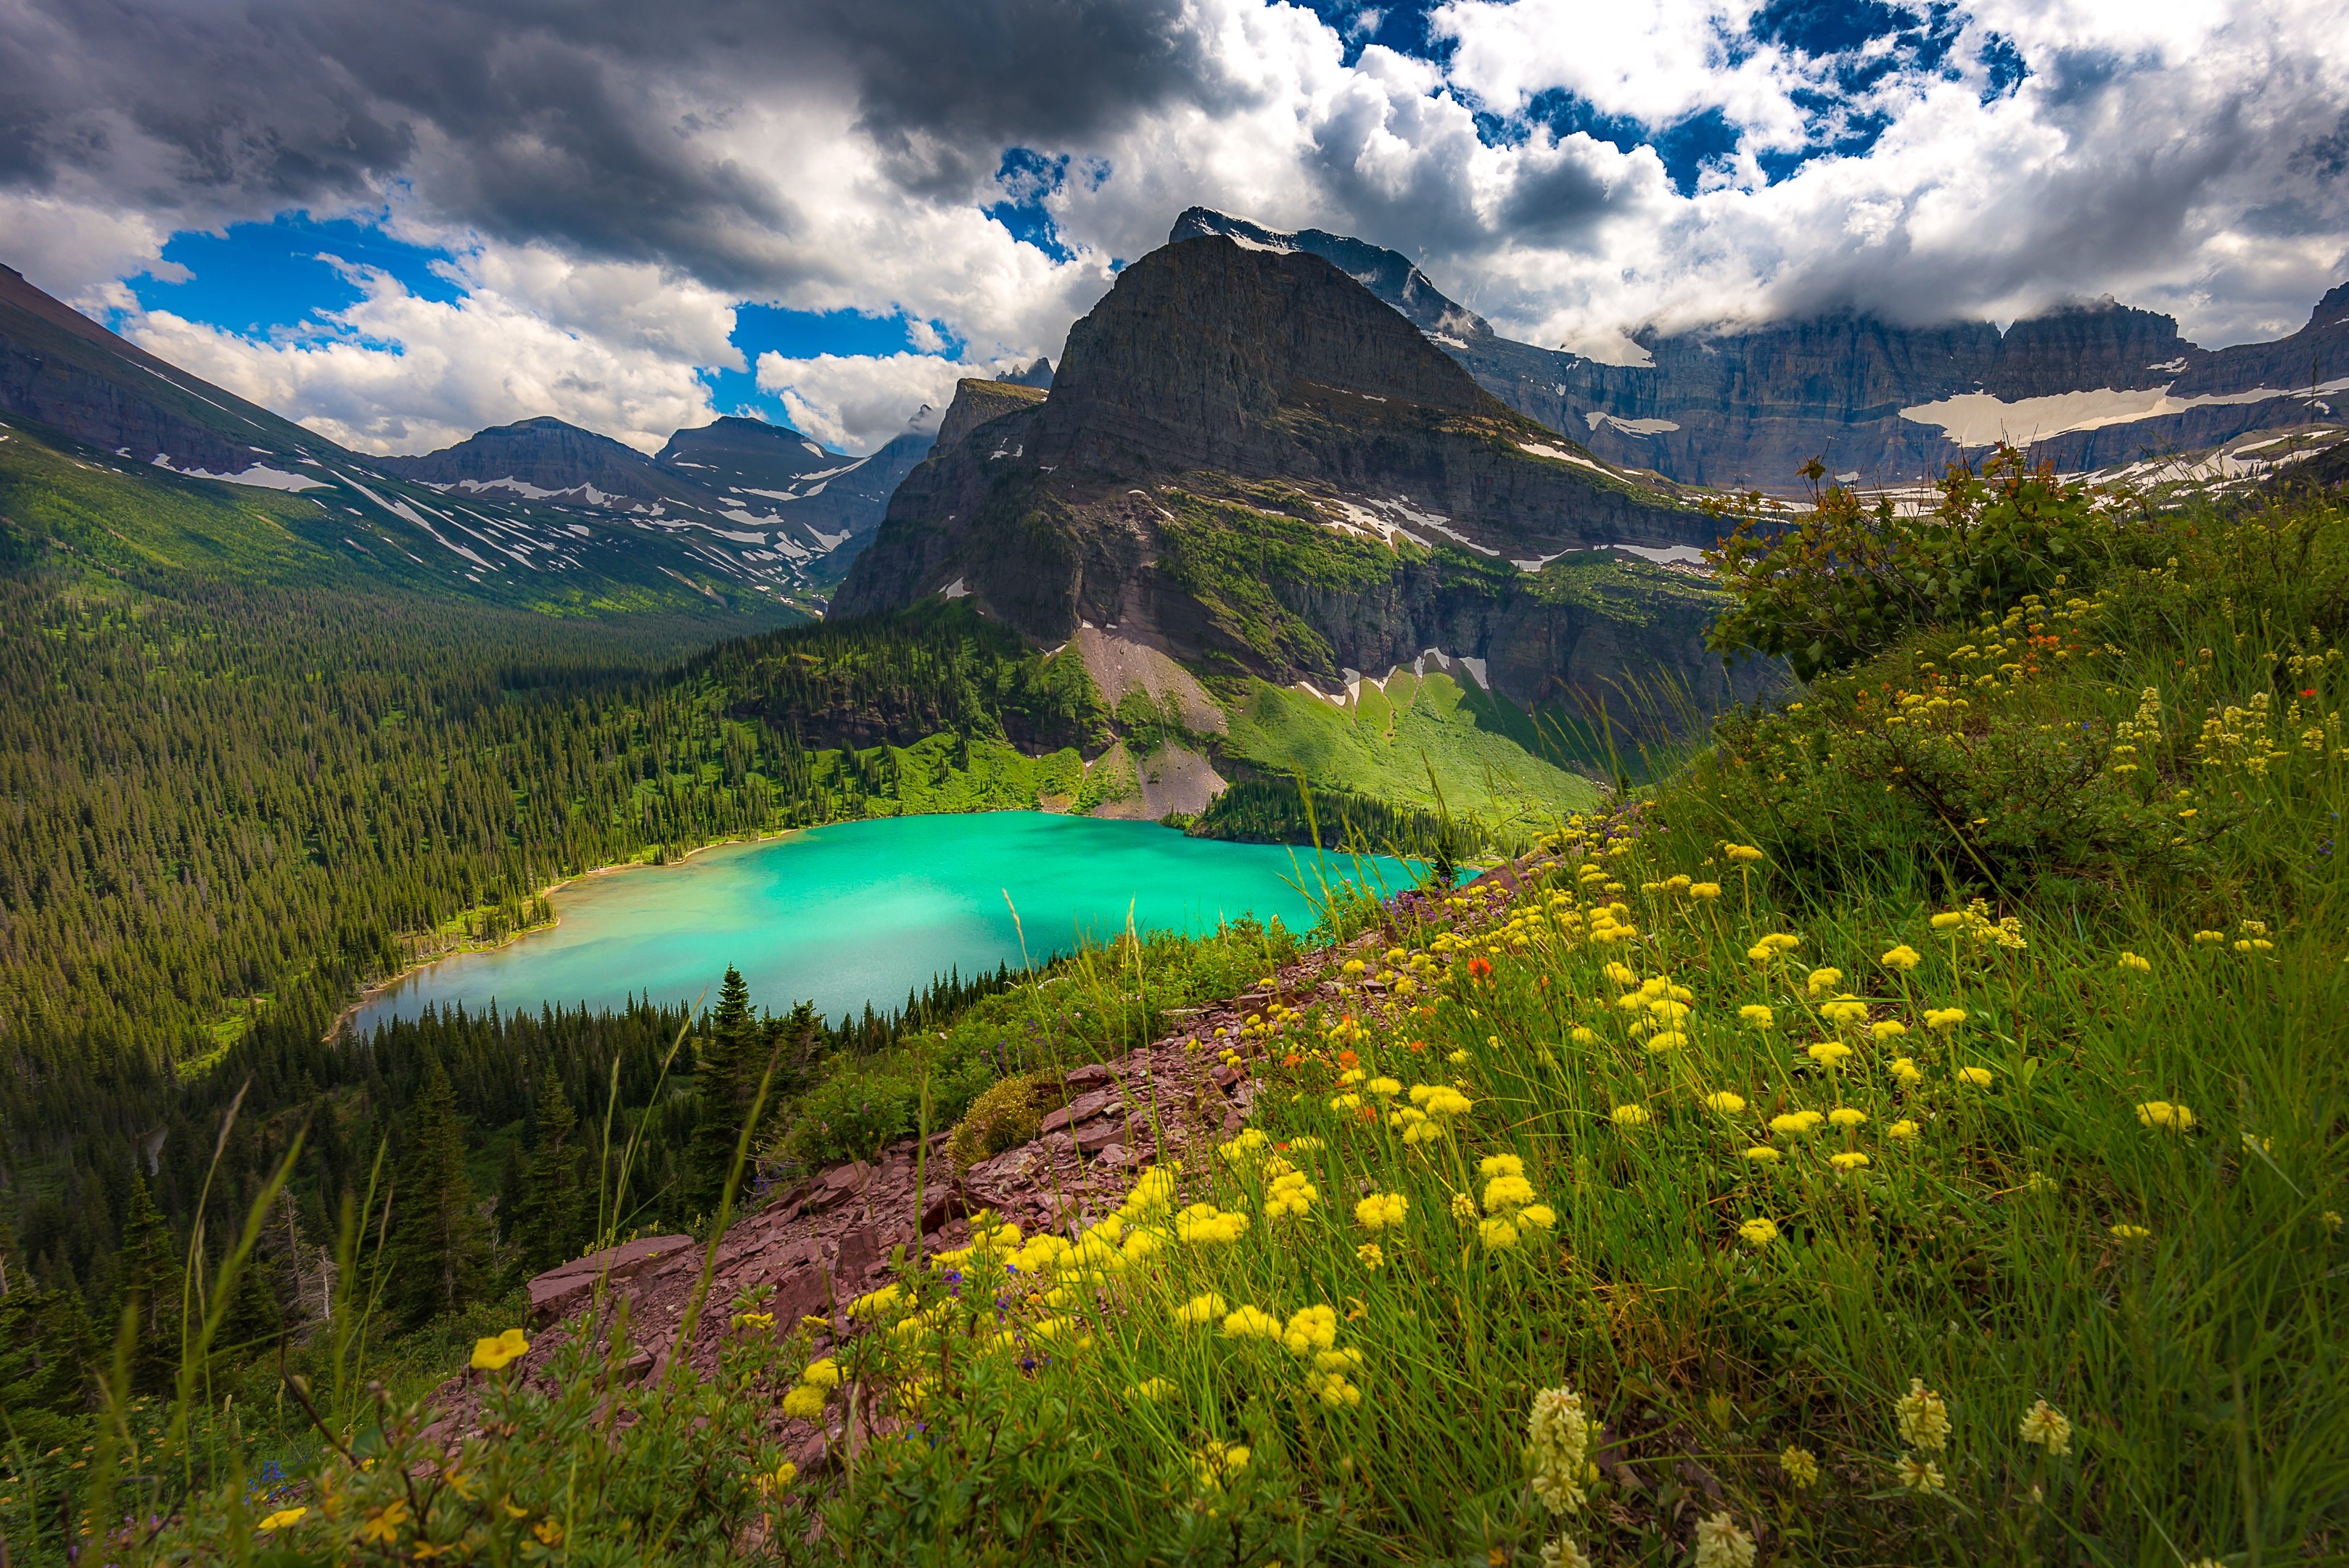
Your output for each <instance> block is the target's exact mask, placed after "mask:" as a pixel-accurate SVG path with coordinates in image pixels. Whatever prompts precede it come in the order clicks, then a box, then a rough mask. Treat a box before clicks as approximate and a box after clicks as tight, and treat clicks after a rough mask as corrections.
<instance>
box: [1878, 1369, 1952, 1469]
mask: <svg viewBox="0 0 2349 1568" xmlns="http://www.w3.org/2000/svg"><path fill="white" fill-rule="evenodd" d="M1892 1416H1893V1419H1894V1421H1895V1422H1896V1423H1897V1424H1898V1425H1899V1428H1900V1440H1901V1441H1902V1442H1904V1443H1906V1444H1908V1445H1909V1447H1910V1448H1912V1449H1923V1450H1924V1451H1925V1452H1927V1453H1935V1454H1937V1453H1940V1451H1941V1450H1942V1449H1945V1448H1947V1447H1948V1446H1949V1442H1950V1408H1949V1406H1947V1405H1945V1404H1943V1403H1942V1402H1941V1397H1940V1395H1939V1394H1936V1393H1935V1392H1933V1390H1932V1389H1930V1388H1928V1387H1925V1379H1923V1378H1922V1377H1911V1378H1909V1392H1907V1393H1906V1394H1903V1395H1901V1396H1900V1398H1898V1399H1896V1400H1894V1401H1893V1402H1892Z"/></svg>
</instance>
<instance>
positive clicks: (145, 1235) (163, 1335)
mask: <svg viewBox="0 0 2349 1568" xmlns="http://www.w3.org/2000/svg"><path fill="white" fill-rule="evenodd" d="M121 1257H122V1267H121V1272H120V1274H118V1275H117V1276H116V1281H115V1288H114V1300H113V1303H112V1310H111V1311H109V1313H108V1315H107V1317H108V1322H107V1329H108V1334H109V1342H110V1340H111V1336H112V1333H113V1331H114V1328H115V1326H117V1325H119V1323H120V1322H121V1321H122V1313H123V1309H124V1308H126V1307H128V1308H129V1309H131V1310H133V1311H135V1312H136V1313H137V1314H138V1315H139V1326H138V1331H137V1332H138V1339H137V1341H136V1343H135V1344H134V1345H133V1346H132V1347H131V1352H130V1386H131V1387H132V1388H134V1389H135V1390H137V1391H138V1392H140V1393H142V1394H159V1393H161V1392H163V1391H164V1390H165V1389H167V1388H170V1387H171V1386H172V1384H173V1381H174V1379H176V1378H177V1377H178V1376H179V1372H180V1304H181V1299H182V1286H183V1285H184V1284H185V1281H186V1274H185V1270H184V1267H183V1265H182V1264H181V1258H180V1250H179V1248H178V1247H177V1246H176V1245H174V1244H173V1243H172V1241H171V1224H170V1222H167V1221H166V1220H165V1219H164V1218H163V1212H162V1211H161V1210H160V1209H158V1208H157V1207H155V1199H154V1197H153V1195H152V1194H150V1192H149V1191H147V1178H146V1176H145V1174H144V1173H143V1172H141V1173H137V1174H134V1175H133V1176H132V1177H131V1181H130V1205H129V1211H128V1212H126V1213H125V1214H124V1215H123V1219H122V1253H121Z"/></svg>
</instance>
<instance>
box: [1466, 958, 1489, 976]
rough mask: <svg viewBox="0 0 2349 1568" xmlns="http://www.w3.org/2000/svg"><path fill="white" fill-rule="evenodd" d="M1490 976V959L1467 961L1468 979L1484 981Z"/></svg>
mask: <svg viewBox="0 0 2349 1568" xmlns="http://www.w3.org/2000/svg"><path fill="white" fill-rule="evenodd" d="M1492 974H1493V961H1492V960H1491V959H1489V958H1471V959H1470V960H1468V977H1469V978H1470V979H1472V980H1485V979H1489V978H1491V976H1492Z"/></svg>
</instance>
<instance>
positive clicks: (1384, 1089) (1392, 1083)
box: [1362, 1078, 1402, 1099]
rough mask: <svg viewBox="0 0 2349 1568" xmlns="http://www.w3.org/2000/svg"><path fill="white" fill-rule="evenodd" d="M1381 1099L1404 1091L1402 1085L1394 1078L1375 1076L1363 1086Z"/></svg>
mask: <svg viewBox="0 0 2349 1568" xmlns="http://www.w3.org/2000/svg"><path fill="white" fill-rule="evenodd" d="M1362 1087H1363V1088H1367V1089H1369V1090H1370V1091H1371V1093H1372V1094H1374V1095H1377V1096H1378V1097H1379V1098H1380V1099H1393V1098H1394V1097H1395V1096H1397V1095H1399V1094H1401V1093H1402V1084H1401V1083H1400V1082H1399V1081H1397V1080H1396V1079H1394V1078H1372V1079H1371V1081H1370V1082H1369V1083H1367V1084H1365V1085H1363V1086H1362Z"/></svg>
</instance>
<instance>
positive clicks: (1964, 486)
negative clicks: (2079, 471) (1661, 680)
mask: <svg viewBox="0 0 2349 1568" xmlns="http://www.w3.org/2000/svg"><path fill="white" fill-rule="evenodd" d="M1825 471H1826V470H1825V469H1822V468H1821V467H1820V465H1819V464H1818V462H1817V461H1816V459H1814V460H1813V461H1812V463H1811V464H1810V465H1809V466H1808V467H1807V468H1806V469H1804V474H1805V476H1806V478H1808V479H1810V480H1812V481H1813V482H1814V483H1816V481H1817V480H1819V479H1820V478H1821V477H1823V476H1824V474H1825ZM1940 490H1941V499H1940V504H1939V505H1937V506H1935V507H1934V508H1933V510H1931V511H1926V512H1921V513H1912V512H1909V511H1904V510H1902V509H1901V508H1900V507H1899V506H1896V505H1895V504H1894V502H1893V500H1892V499H1891V498H1890V497H1889V496H1885V497H1879V498H1878V500H1877V502H1876V504H1875V505H1874V506H1872V507H1871V506H1869V505H1868V503H1867V502H1866V501H1865V500H1863V499H1862V498H1861V497H1860V495H1859V494H1858V493H1857V491H1855V490H1847V489H1846V488H1844V487H1842V486H1840V485H1829V486H1826V488H1824V489H1822V490H1819V491H1818V492H1817V493H1816V498H1815V504H1814V506H1813V508H1812V510H1811V511H1808V512H1806V513H1804V514H1802V515H1801V516H1799V517H1798V518H1796V519H1795V520H1794V521H1791V522H1788V521H1785V519H1784V517H1783V516H1782V515H1781V514H1779V513H1778V512H1776V511H1774V510H1772V509H1771V508H1770V507H1769V506H1768V504H1767V503H1766V502H1765V501H1764V499H1763V497H1762V496H1761V495H1760V494H1759V493H1755V494H1752V495H1749V496H1746V497H1744V498H1742V499H1741V500H1736V501H1732V502H1727V503H1721V504H1719V505H1717V506H1716V508H1715V510H1716V511H1718V512H1719V513H1720V514H1721V515H1723V517H1724V518H1731V519H1733V521H1734V526H1733V529H1732V531H1730V532H1729V533H1728V534H1727V535H1726V536H1725V537H1723V540H1722V542H1721V546H1720V549H1719V551H1718V552H1717V555H1716V557H1715V562H1716V565H1717V566H1718V569H1719V571H1720V574H1721V582H1722V585H1723V587H1724V588H1726V589H1727V590H1728V591H1729V593H1730V596H1731V597H1732V599H1733V601H1734V603H1733V604H1732V605H1731V606H1730V608H1729V609H1728V610H1727V611H1725V612H1724V613H1723V614H1722V615H1721V616H1720V618H1719V619H1717V620H1716V621H1715V622H1714V623H1713V629H1712V631H1711V632H1710V633H1709V634H1708V640H1709V643H1710V645H1711V646H1713V648H1714V649H1715V650H1717V651H1719V652H1722V653H1734V652H1738V651H1740V650H1744V649H1748V648H1751V649H1754V650H1757V651H1759V652H1761V653H1764V654H1775V655H1780V656H1782V657H1784V658H1785V659H1786V660H1787V661H1788V662H1790V663H1791V664H1792V665H1794V666H1795V674H1797V675H1799V676H1803V677H1804V678H1805V679H1806V680H1807V679H1809V678H1810V677H1812V676H1816V675H1817V674H1818V673H1819V672H1821V671H1823V670H1832V669H1838V668H1841V667H1842V666H1844V665H1849V664H1852V663H1854V662H1856V661H1857V660H1859V659H1863V658H1866V657H1868V655H1872V654H1875V653H1878V652H1880V651H1882V650H1883V649H1886V648H1889V647H1890V646H1891V645H1893V644H1894V643H1896V642H1897V641H1899V639H1900V638H1901V637H1903V636H1905V635H1906V634H1909V632H1910V631H1912V630H1914V629H1916V628H1918V627H1920V626H1929V625H1934V624H1947V623H1951V622H1968V621H1971V620H1972V619H1973V618H1974V616H1976V615H1977V614H1981V613H1982V612H1983V611H1989V612H1991V613H1992V614H2004V613H2005V612H2006V611H2007V610H2009V609H2010V608H2012V607H2013V606H2014V605H2016V604H2018V603H2022V601H2023V595H2024V594H2026V593H2047V592H2048V591H2050V590H2051V589H2053V588H2054V587H2056V586H2057V585H2058V584H2059V583H2062V582H2064V580H2065V578H2066V577H2067V576H2068V578H2069V579H2070V580H2071V582H2072V583H2073V584H2074V585H2075V587H2076V586H2079V585H2081V584H2084V583H2086V582H2087V581H2088V580H2089V576H2090V573H2092V572H2093V571H2094V570H2095V567H2096V566H2097V565H2098V564H2099V562H2101V561H2102V559H2103V557H2104V555H2105V553H2106V548H2107V542H2106V536H2107V535H2109V533H2110V532H2111V531H2112V529H2113V527H2114V524H2113V522H2112V521H2111V519H2110V518H2109V517H2108V516H2107V515H2106V513H2105V512H2103V511H2100V510H2099V501H2098V498H2097V497H2096V496H2095V495H2094V494H2093V493H2092V492H2091V491H2090V490H2088V489H2087V488H2086V487H2085V486H2083V485H2079V484H2075V483H2070V482H2066V481H2064V480H2061V479H2059V478H2057V477H2056V475H2055V474H2054V470H2053V469H2052V468H2050V467H2047V466H2044V465H2042V466H2038V467H2033V465H2032V464H2031V463H2030V462H2029V460H2028V459H2025V458H2024V457H2023V454H2022V453H2020V452H2018V451H2016V450H2014V449H2013V448H2011V447H2002V448H2000V449H1999V450H1998V452H1997V453H1996V455H1994V456H1993V457H1992V458H1991V459H1990V460H1989V461H1988V462H1986V463H1984V464H1983V465H1982V469H1981V471H1979V472H1976V471H1974V470H1973V469H1968V468H1965V467H1963V466H1961V465H1957V464H1952V465H1951V469H1950V470H1949V473H1948V475H1947V476H1946V477H1945V478H1944V479H1943V480H1942V481H1941V486H1940Z"/></svg>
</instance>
